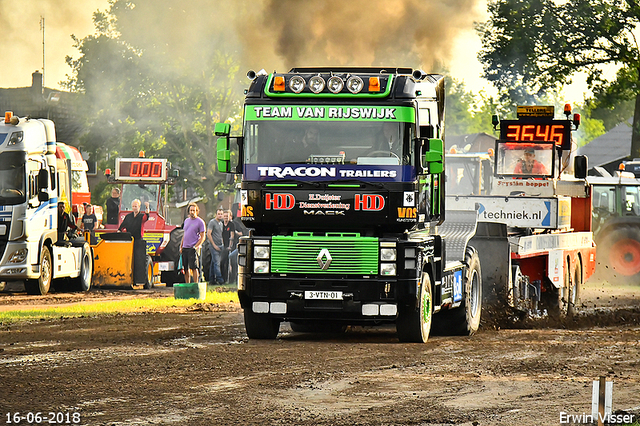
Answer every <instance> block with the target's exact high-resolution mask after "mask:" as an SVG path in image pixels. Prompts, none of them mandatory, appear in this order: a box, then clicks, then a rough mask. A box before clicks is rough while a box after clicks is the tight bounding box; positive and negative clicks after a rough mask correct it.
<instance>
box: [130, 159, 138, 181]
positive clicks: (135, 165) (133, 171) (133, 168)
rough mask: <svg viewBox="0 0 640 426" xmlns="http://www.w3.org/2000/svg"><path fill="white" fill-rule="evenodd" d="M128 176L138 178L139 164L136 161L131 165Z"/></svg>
mask: <svg viewBox="0 0 640 426" xmlns="http://www.w3.org/2000/svg"><path fill="white" fill-rule="evenodd" d="M129 176H132V177H140V162H139V161H136V162H135V163H131V172H130V173H129Z"/></svg>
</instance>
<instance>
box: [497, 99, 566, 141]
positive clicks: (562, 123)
mask: <svg viewBox="0 0 640 426" xmlns="http://www.w3.org/2000/svg"><path fill="white" fill-rule="evenodd" d="M518 117H520V119H519V120H500V140H502V141H507V142H554V143H555V144H556V146H557V147H559V148H561V149H563V150H570V149H571V121H570V120H554V119H553V107H518Z"/></svg>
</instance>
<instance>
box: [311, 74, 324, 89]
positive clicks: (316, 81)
mask: <svg viewBox="0 0 640 426" xmlns="http://www.w3.org/2000/svg"><path fill="white" fill-rule="evenodd" d="M309 89H311V91H312V92H313V93H320V92H322V90H323V89H324V78H322V77H320V76H319V75H317V76H315V77H311V80H309Z"/></svg>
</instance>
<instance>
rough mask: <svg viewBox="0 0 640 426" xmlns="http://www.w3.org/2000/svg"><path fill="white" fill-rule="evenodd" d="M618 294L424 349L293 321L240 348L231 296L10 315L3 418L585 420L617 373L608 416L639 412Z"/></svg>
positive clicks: (632, 319)
mask: <svg viewBox="0 0 640 426" xmlns="http://www.w3.org/2000/svg"><path fill="white" fill-rule="evenodd" d="M618 290H619V291H618V292H617V294H616V295H613V296H614V297H611V296H612V294H611V293H610V292H607V290H606V289H605V288H604V287H602V286H599V285H595V286H591V288H590V289H589V290H588V291H587V292H585V293H584V295H585V297H586V301H585V309H586V312H587V313H586V314H585V315H584V316H582V317H581V318H580V320H579V321H572V322H567V323H565V324H556V325H554V326H549V325H548V324H544V323H539V324H529V325H527V327H533V326H538V327H542V328H537V329H536V328H524V329H522V328H521V329H493V328H492V327H489V326H484V327H483V328H482V329H481V331H480V332H479V333H478V334H476V335H475V336H472V337H440V336H436V337H432V338H431V339H430V341H429V343H427V344H426V345H421V344H400V343H398V341H397V338H396V337H395V334H394V330H393V328H383V329H366V330H364V329H361V328H356V329H353V330H349V331H348V332H347V333H345V334H341V335H318V334H302V333H293V332H291V331H290V329H289V328H288V325H287V324H283V325H282V327H281V334H280V337H279V338H278V339H277V340H275V341H249V340H248V339H247V338H246V335H245V333H244V327H243V322H242V313H241V311H240V309H239V307H238V306H237V305H233V304H232V305H228V306H210V305H200V306H194V307H193V308H190V309H183V310H180V311H172V312H165V313H152V314H138V315H114V316H108V317H105V316H101V317H95V318H75V319H57V320H47V321H39V322H36V323H21V324H9V325H7V324H5V325H3V326H1V327H0V364H1V367H0V390H1V391H2V398H1V400H0V416H2V417H0V422H2V423H5V422H6V420H7V417H6V416H7V413H15V412H20V413H22V414H23V415H24V414H26V413H27V412H42V413H44V414H46V415H49V414H48V413H49V412H55V413H58V412H61V413H70V414H73V413H79V415H80V418H81V423H80V424H87V425H150V424H175V425H218V424H219V425H231V424H234V425H407V424H416V425H439V424H443V425H444V424H447V425H449V424H453V425H462V424H464V425H472V424H478V425H496V424H500V425H554V424H560V413H561V412H564V413H568V414H573V415H578V414H582V413H586V414H589V413H590V411H591V408H590V407H591V381H592V380H594V379H596V378H597V377H598V376H600V375H606V376H607V377H608V380H612V381H613V382H614V399H613V404H614V411H615V410H626V411H627V412H629V413H633V414H635V415H636V416H637V415H640V376H639V371H640V309H638V303H637V301H638V300H640V291H636V289H633V288H624V289H618ZM134 294H140V292H139V291H136V293H134ZM157 294H164V295H167V291H166V290H165V291H164V293H163V292H162V290H161V289H160V291H159V292H158V293H157ZM96 295H97V296H96ZM94 296H95V297H94ZM131 296H132V295H131V294H126V293H125V294H123V295H121V296H118V295H116V296H114V295H113V294H109V292H105V293H104V294H101V293H99V292H97V293H95V294H94V293H92V294H91V295H90V296H89V297H90V298H91V297H94V298H96V299H103V298H108V297H131ZM147 296H148V294H147ZM59 297H62V298H64V297H66V296H62V295H60V296H59ZM598 297H599V298H598ZM15 298H18V299H19V298H23V300H21V301H20V302H19V303H22V304H24V303H32V304H49V303H56V304H60V303H65V302H61V301H60V299H56V298H55V296H54V295H52V296H45V297H40V298H36V299H33V298H31V297H27V296H24V295H20V294H16V293H8V294H7V293H0V305H2V304H15V303H18V302H17V301H16V300H17V299H15ZM10 299H14V300H13V301H10ZM36 302H37V303H36ZM593 305H595V306H596V307H598V309H595V310H594V309H593ZM625 306H626V307H625ZM588 324H591V326H588ZM14 424H15V423H14ZM19 424H28V423H27V422H26V421H23V422H22V423H19Z"/></svg>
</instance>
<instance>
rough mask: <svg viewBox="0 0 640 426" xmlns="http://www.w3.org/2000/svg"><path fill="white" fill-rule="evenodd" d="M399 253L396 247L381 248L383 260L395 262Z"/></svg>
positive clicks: (381, 258)
mask: <svg viewBox="0 0 640 426" xmlns="http://www.w3.org/2000/svg"><path fill="white" fill-rule="evenodd" d="M396 258H397V254H396V249H394V248H381V249H380V260H381V261H382V262H393V261H394V260H396Z"/></svg>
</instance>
